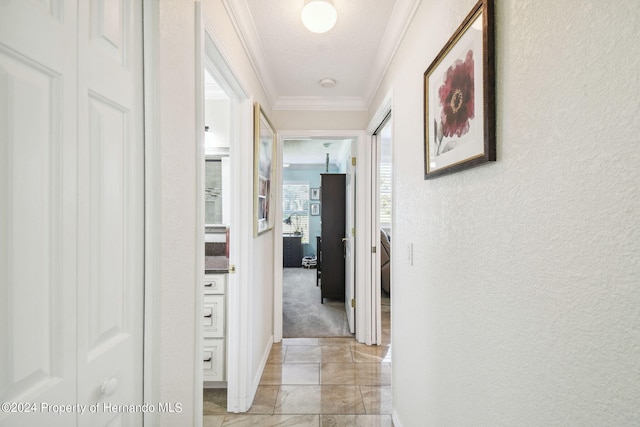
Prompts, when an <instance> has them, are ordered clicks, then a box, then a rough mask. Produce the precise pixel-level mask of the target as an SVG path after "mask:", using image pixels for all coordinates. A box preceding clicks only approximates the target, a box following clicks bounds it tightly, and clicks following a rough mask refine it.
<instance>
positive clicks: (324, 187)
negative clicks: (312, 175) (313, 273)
mask: <svg viewBox="0 0 640 427" xmlns="http://www.w3.org/2000/svg"><path fill="white" fill-rule="evenodd" d="M320 177H321V178H320V179H321V188H320V202H321V214H320V221H321V231H320V235H321V239H322V243H321V251H322V252H321V253H320V257H321V258H320V259H321V263H320V265H321V267H320V268H321V273H320V286H321V293H322V302H323V303H324V299H325V298H331V299H337V300H341V301H344V265H345V264H344V255H345V254H344V241H343V238H344V237H345V210H346V175H345V174H337V173H323V174H320Z"/></svg>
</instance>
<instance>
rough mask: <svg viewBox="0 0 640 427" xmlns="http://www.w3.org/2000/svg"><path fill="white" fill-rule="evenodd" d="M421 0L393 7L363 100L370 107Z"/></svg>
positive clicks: (401, 1)
mask: <svg viewBox="0 0 640 427" xmlns="http://www.w3.org/2000/svg"><path fill="white" fill-rule="evenodd" d="M419 5H420V0H397V1H396V4H395V5H394V7H393V11H392V12H391V16H390V17H389V23H388V24H387V28H386V29H385V32H384V36H383V37H382V42H381V43H380V47H379V49H378V53H377V55H376V58H375V60H374V62H373V65H372V67H371V78H370V79H369V84H368V85H367V88H366V89H365V92H364V95H363V100H364V103H365V104H366V105H367V106H369V105H370V104H371V101H373V97H374V96H375V94H376V92H377V91H378V90H379V89H380V85H381V84H382V79H383V78H384V76H385V74H386V73H387V70H388V69H389V66H390V65H391V61H392V60H393V58H394V56H395V55H396V52H397V51H398V48H399V47H400V43H401V42H402V39H404V35H405V34H406V32H407V30H408V29H409V25H410V24H411V21H412V20H413V17H414V15H415V14H416V11H417V10H418V6H419Z"/></svg>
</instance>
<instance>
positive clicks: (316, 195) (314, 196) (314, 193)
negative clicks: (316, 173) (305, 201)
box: [311, 188, 320, 215]
mask: <svg viewBox="0 0 640 427" xmlns="http://www.w3.org/2000/svg"><path fill="white" fill-rule="evenodd" d="M311 200H320V189H319V188H312V189H311ZM312 215H313V214H312Z"/></svg>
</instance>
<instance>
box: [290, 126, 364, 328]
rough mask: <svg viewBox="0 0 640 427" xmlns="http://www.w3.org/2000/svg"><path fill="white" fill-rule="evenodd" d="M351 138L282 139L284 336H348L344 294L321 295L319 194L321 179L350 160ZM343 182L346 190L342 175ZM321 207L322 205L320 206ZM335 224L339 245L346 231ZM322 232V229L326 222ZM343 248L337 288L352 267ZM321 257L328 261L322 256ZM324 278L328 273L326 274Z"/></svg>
mask: <svg viewBox="0 0 640 427" xmlns="http://www.w3.org/2000/svg"><path fill="white" fill-rule="evenodd" d="M352 143H353V140H352V138H340V137H333V138H329V137H325V138H320V137H318V138H286V139H284V141H283V151H282V153H283V154H282V156H283V158H282V162H283V163H282V165H283V168H282V242H283V243H282V245H283V252H282V266H283V268H284V270H283V295H282V301H283V308H282V316H283V337H284V338H319V337H350V336H351V335H352V334H351V331H350V323H349V319H348V316H349V313H348V311H347V309H346V308H345V305H344V301H345V299H346V296H345V297H337V295H336V294H333V295H332V296H333V297H335V298H323V296H326V295H324V294H325V293H326V290H327V289H328V287H327V286H325V287H324V289H323V275H322V259H321V256H320V254H321V244H320V242H321V236H322V234H323V231H322V230H323V227H322V221H323V218H326V216H325V215H326V214H327V212H328V211H327V210H326V209H328V206H329V205H328V203H329V200H328V193H326V194H324V193H323V191H322V187H323V184H322V183H323V182H325V181H327V180H328V179H331V178H340V177H342V178H344V177H346V175H347V173H348V172H349V165H350V162H351V147H352V145H353V144H352ZM325 184H326V183H325ZM342 187H343V191H345V190H346V183H345V180H344V179H343V185H342ZM323 194H324V196H323ZM343 200H344V198H343ZM323 208H326V209H325V210H323ZM345 214H346V208H344V209H342V216H343V217H345V216H347V215H345ZM335 219H336V220H337V218H335ZM343 222H344V221H343ZM338 228H339V230H336V232H337V233H339V236H337V241H338V244H339V245H343V244H346V241H342V242H341V239H344V238H345V237H346V235H347V234H346V233H347V232H346V224H343V225H342V226H339V227H338ZM324 232H325V233H326V232H327V226H326V225H325V226H324ZM342 253H343V251H342V250H340V260H344V261H345V266H340V267H339V269H340V271H341V273H340V274H339V276H334V282H335V284H336V287H337V288H341V289H345V288H346V287H347V286H346V284H347V283H348V282H349V281H348V280H346V277H347V275H351V274H352V269H350V268H346V266H347V265H349V262H346V261H347V257H346V256H345V257H342ZM345 254H346V252H345ZM325 255H326V252H325ZM325 261H327V258H326V257H325ZM325 266H326V264H325ZM325 273H326V271H325ZM325 277H328V276H327V275H326V274H325ZM350 277H352V276H350ZM335 279H339V280H338V281H336V280H335ZM325 280H327V279H325ZM338 282H340V283H338ZM351 282H352V281H351ZM338 294H340V292H338ZM345 294H346V292H345ZM351 324H352V322H351Z"/></svg>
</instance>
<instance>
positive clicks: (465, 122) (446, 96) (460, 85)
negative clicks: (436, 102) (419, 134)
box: [438, 50, 475, 137]
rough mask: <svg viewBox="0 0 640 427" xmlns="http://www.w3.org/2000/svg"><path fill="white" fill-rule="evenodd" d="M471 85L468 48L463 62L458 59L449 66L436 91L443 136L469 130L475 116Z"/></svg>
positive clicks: (471, 61) (470, 53) (464, 132)
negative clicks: (440, 107) (442, 82)
mask: <svg viewBox="0 0 640 427" xmlns="http://www.w3.org/2000/svg"><path fill="white" fill-rule="evenodd" d="M473 87H474V84H473V51H471V50H469V51H468V52H467V55H466V58H465V60H464V62H462V60H460V59H458V60H456V62H455V63H454V64H453V65H452V66H450V67H449V69H448V70H447V72H446V73H445V76H444V84H443V85H442V86H440V90H439V91H438V95H439V97H440V106H442V112H441V113H440V120H441V124H442V133H443V135H444V136H446V137H452V136H454V135H456V136H458V137H460V136H462V135H464V134H466V133H467V132H469V125H470V123H469V121H470V120H471V119H473V118H474V117H475V104H474V90H473Z"/></svg>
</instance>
